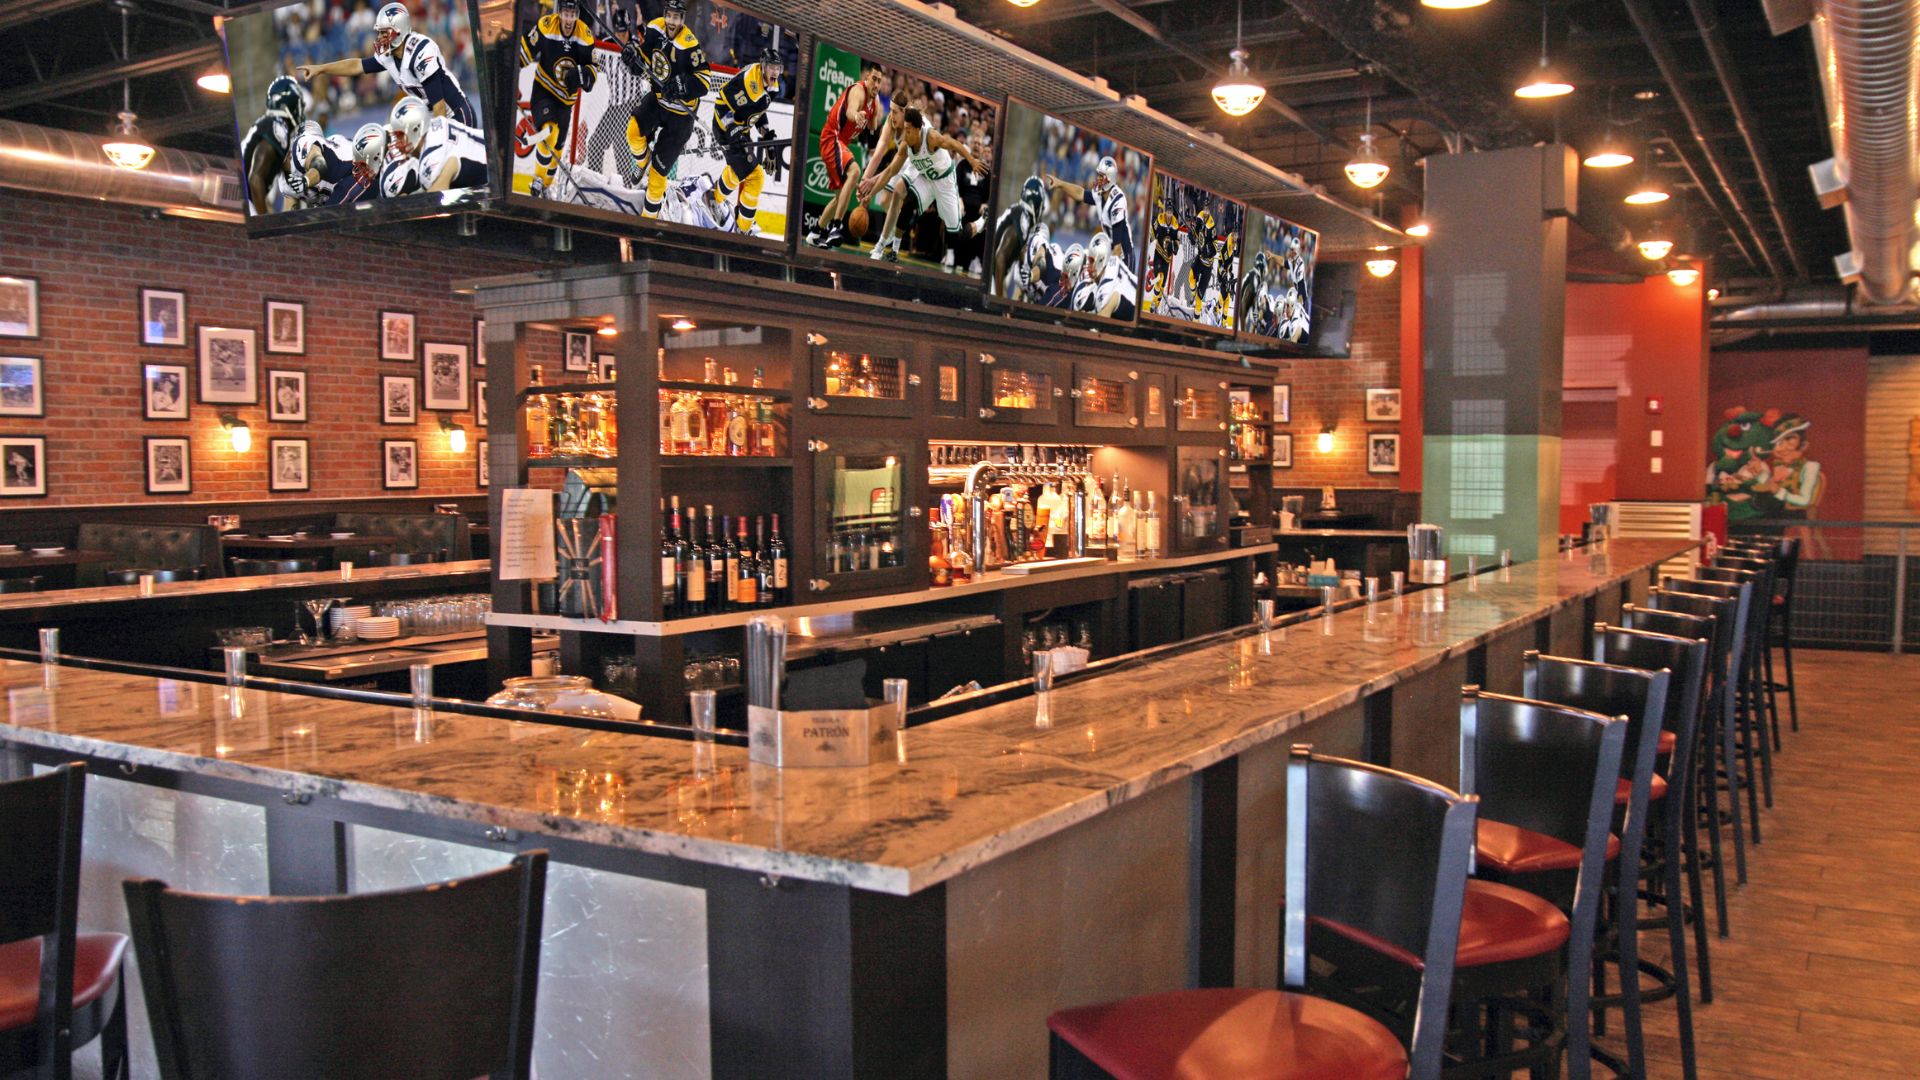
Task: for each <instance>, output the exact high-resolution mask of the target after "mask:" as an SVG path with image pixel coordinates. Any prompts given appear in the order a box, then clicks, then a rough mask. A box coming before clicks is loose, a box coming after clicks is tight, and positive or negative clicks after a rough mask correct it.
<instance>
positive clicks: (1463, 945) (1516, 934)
mask: <svg viewBox="0 0 1920 1080" xmlns="http://www.w3.org/2000/svg"><path fill="white" fill-rule="evenodd" d="M1308 921H1309V922H1311V923H1313V924H1314V925H1316V926H1322V927H1325V928H1326V929H1328V930H1331V931H1333V932H1334V933H1336V934H1339V935H1340V936H1341V937H1344V938H1346V939H1347V940H1349V941H1352V942H1354V943H1355V944H1358V945H1364V946H1365V947H1367V948H1369V949H1372V950H1373V951H1375V952H1377V953H1380V954H1381V955H1383V956H1388V957H1392V958H1393V959H1395V960H1398V961H1400V962H1401V963H1403V964H1405V965H1407V966H1408V967H1410V968H1413V969H1415V970H1419V969H1421V968H1424V967H1426V964H1425V963H1424V962H1423V961H1422V960H1421V959H1420V957H1418V956H1416V955H1414V954H1413V953H1411V952H1408V951H1407V950H1406V949H1403V948H1401V947H1400V946H1398V945H1395V944H1394V943H1392V942H1390V941H1386V940H1384V939H1382V938H1377V937H1375V936H1373V935H1372V934H1369V933H1367V932H1366V931H1365V930H1361V929H1359V928H1357V927H1353V926H1348V925H1347V924H1345V923H1338V922H1334V921H1333V920H1332V919H1322V918H1319V917H1317V916H1308ZM1572 931H1573V927H1572V925H1571V924H1569V923H1568V922H1567V917H1566V916H1565V915H1564V914H1562V913H1561V911H1560V909H1559V908H1557V907H1554V906H1553V904H1552V902H1550V901H1548V900H1545V899H1542V898H1541V897H1538V896H1535V895H1533V894H1532V893H1530V892H1527V891H1526V890H1525V889H1516V888H1514V887H1513V886H1511V885H1502V884H1500V883H1498V882H1494V881H1482V880H1480V879H1479V878H1469V879H1467V895H1466V897H1465V899H1464V900H1463V901H1462V903H1461V905H1460V947H1459V948H1458V949H1457V950H1455V952H1454V960H1453V962H1454V965H1455V966H1457V967H1463V968H1466V967H1478V966H1480V965H1482V964H1500V963H1505V962H1506V961H1508V960H1525V959H1528V958H1530V957H1535V956H1540V955H1542V954H1543V953H1548V952H1552V951H1553V950H1555V949H1558V948H1559V947H1560V946H1562V945H1565V944H1566V943H1567V938H1568V936H1569V935H1570V934H1571V933H1572Z"/></svg>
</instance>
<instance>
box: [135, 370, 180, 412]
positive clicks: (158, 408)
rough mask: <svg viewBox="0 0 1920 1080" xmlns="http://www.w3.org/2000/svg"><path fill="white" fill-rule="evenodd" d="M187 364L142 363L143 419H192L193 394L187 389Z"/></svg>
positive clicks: (141, 402)
mask: <svg viewBox="0 0 1920 1080" xmlns="http://www.w3.org/2000/svg"><path fill="white" fill-rule="evenodd" d="M188 379H189V376H188V373H187V365H185V364H143V365H141V367H140V417H141V419H143V420H189V419H192V417H193V395H192V394H190V393H188V392H187V387H188V385H189V382H188Z"/></svg>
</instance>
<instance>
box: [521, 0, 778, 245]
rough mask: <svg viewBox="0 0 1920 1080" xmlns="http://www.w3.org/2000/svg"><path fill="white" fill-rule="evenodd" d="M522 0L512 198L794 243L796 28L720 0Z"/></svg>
mask: <svg viewBox="0 0 1920 1080" xmlns="http://www.w3.org/2000/svg"><path fill="white" fill-rule="evenodd" d="M658 10H659V5H657V4H655V5H640V6H639V7H638V8H636V6H635V5H634V4H633V3H631V2H625V3H621V2H615V3H608V4H605V5H602V4H601V3H599V2H597V0H581V2H580V3H579V4H578V5H576V6H575V7H574V8H573V10H572V11H571V12H569V11H567V10H563V9H561V8H559V7H557V6H556V5H554V4H552V3H545V2H542V0H516V3H515V16H516V18H515V20H514V26H515V27H516V33H517V35H518V37H517V40H516V41H515V42H514V43H513V49H512V52H513V66H514V73H515V75H514V99H513V116H514V122H513V156H512V158H511V159H510V160H511V162H512V166H511V174H512V175H511V177H510V179H509V186H508V188H507V191H508V194H509V195H510V196H512V197H513V198H514V199H515V200H516V201H517V200H518V199H520V198H526V199H532V200H539V202H540V205H541V206H542V208H543V209H553V210H561V211H563V212H566V213H571V214H575V215H577V216H581V217H588V218H597V219H599V220H602V221H607V222H610V223H614V224H627V225H632V224H646V225H648V226H657V227H659V228H661V229H663V230H665V231H675V230H687V231H691V232H696V233H704V234H707V235H713V234H716V233H717V234H721V235H725V236H727V237H728V238H730V239H740V240H745V241H748V242H754V243H760V244H764V245H768V246H779V245H784V244H785V243H786V242H787V217H788V214H789V212H790V205H789V204H790V199H789V193H790V189H791V187H792V181H793V175H794V171H793V162H794V161H795V160H796V155H795V153H794V149H793V145H794V143H793V135H794V100H795V97H796V94H795V83H796V81H797V79H798V77H799V75H800V68H799V62H800V51H799V38H798V37H797V36H796V35H795V34H794V32H793V31H792V30H790V29H788V28H786V27H784V26H782V25H780V24H779V23H775V22H771V21H769V20H766V19H762V18H760V17H758V16H756V15H753V14H752V13H750V12H748V11H746V10H744V9H740V8H735V7H731V6H729V5H725V4H719V3H714V2H712V0H688V3H687V5H686V11H685V13H684V15H682V16H679V17H678V18H677V20H676V21H677V25H670V24H669V23H668V22H667V19H668V16H665V15H662V16H660V17H657V18H653V19H651V20H649V21H643V20H646V18H647V16H646V12H649V11H658Z"/></svg>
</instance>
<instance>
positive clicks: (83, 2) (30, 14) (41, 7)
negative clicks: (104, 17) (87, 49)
mask: <svg viewBox="0 0 1920 1080" xmlns="http://www.w3.org/2000/svg"><path fill="white" fill-rule="evenodd" d="M94 2H95V0H0V30H11V29H13V28H14V27H16V26H25V25H26V24H28V23H30V22H38V21H39V20H41V19H50V18H52V17H53V16H55V15H58V14H60V13H61V12H63V11H71V10H73V9H74V8H77V7H86V6H87V5H88V4H91V3H94Z"/></svg>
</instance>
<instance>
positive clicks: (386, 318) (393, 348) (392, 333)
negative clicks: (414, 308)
mask: <svg viewBox="0 0 1920 1080" xmlns="http://www.w3.org/2000/svg"><path fill="white" fill-rule="evenodd" d="M380 359H382V360H411V359H413V312H411V311H383V312H381V313H380Z"/></svg>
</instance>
